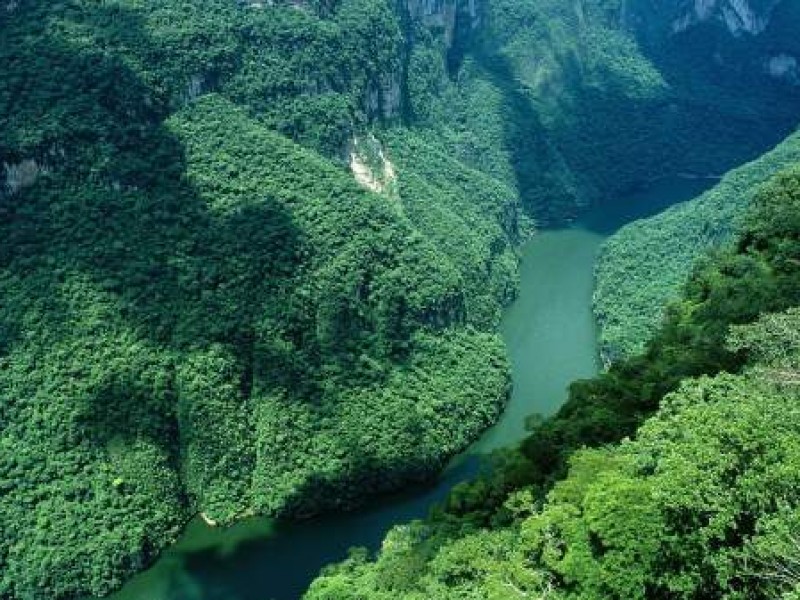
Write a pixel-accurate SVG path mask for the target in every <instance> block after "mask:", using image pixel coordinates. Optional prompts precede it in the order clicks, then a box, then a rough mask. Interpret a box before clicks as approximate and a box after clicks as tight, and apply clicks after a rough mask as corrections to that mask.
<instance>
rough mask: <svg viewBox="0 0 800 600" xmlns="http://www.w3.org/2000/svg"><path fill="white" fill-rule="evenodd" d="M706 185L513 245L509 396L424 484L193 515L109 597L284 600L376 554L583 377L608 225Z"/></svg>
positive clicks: (652, 194) (660, 192) (631, 201)
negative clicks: (394, 531)
mask: <svg viewBox="0 0 800 600" xmlns="http://www.w3.org/2000/svg"><path fill="white" fill-rule="evenodd" d="M706 185H708V182H705V181H703V180H686V179H667V180H662V181H660V182H658V183H657V184H655V185H654V186H653V187H651V188H649V189H646V190H640V191H637V192H634V193H632V194H631V196H630V197H629V198H620V199H619V200H617V201H609V202H607V203H605V204H604V205H603V206H601V207H598V208H596V209H593V210H591V211H590V212H589V213H588V214H586V215H584V217H583V218H582V220H581V221H580V222H579V223H577V224H576V225H575V226H574V227H570V228H566V229H560V230H552V231H544V232H541V233H540V234H538V235H537V236H536V237H535V238H534V239H533V240H532V241H530V242H529V243H527V244H526V245H525V246H524V247H523V248H522V249H521V259H522V260H521V278H522V285H521V293H520V296H519V298H518V299H517V300H516V301H515V302H514V304H512V305H511V306H510V307H509V308H508V310H507V311H506V314H505V317H504V320H503V324H502V331H503V336H504V339H505V341H506V344H507V346H508V349H509V353H510V356H511V361H512V367H513V377H514V393H513V396H512V399H511V402H510V404H509V406H508V407H507V409H506V412H505V413H504V415H503V417H502V418H501V420H500V421H499V422H498V423H497V424H496V425H495V426H494V427H493V428H492V429H490V430H489V431H488V432H486V433H485V434H484V436H483V437H482V438H481V440H479V441H478V442H476V443H475V444H474V445H473V446H472V448H471V449H470V451H468V452H467V453H466V454H464V455H462V456H459V457H457V458H456V459H455V460H454V461H453V462H452V463H451V465H450V466H449V468H448V469H447V470H446V471H445V472H444V473H443V474H442V476H441V477H440V479H439V480H438V481H437V482H436V483H435V484H434V485H432V486H427V487H420V488H416V489H410V490H406V491H405V492H404V493H402V494H399V495H394V496H389V497H384V498H382V499H379V500H378V501H376V502H374V503H372V504H371V505H369V506H367V507H365V508H364V509H362V510H359V511H356V512H353V513H349V514H340V515H328V516H325V517H323V518H319V519H315V520H311V521H306V522H301V523H294V524H284V523H278V522H275V521H273V520H270V519H263V518H257V519H249V520H246V521H242V522H239V523H238V524H236V525H235V526H233V527H231V528H229V529H216V528H214V529H212V528H209V527H207V526H206V525H204V524H203V523H202V521H201V520H200V519H199V518H198V519H195V520H194V521H192V523H190V525H189V527H188V528H187V529H186V531H185V532H184V535H183V537H182V538H181V539H180V540H179V541H178V542H177V543H176V544H175V545H174V546H173V547H171V548H170V549H168V550H167V551H166V552H165V553H164V554H163V556H162V557H161V558H160V560H159V561H158V562H157V563H156V564H155V565H154V566H153V567H152V568H151V569H149V570H148V571H145V572H144V573H142V574H140V575H138V576H137V577H135V578H134V579H132V580H131V581H130V582H129V583H128V584H127V585H126V587H124V588H123V589H122V590H121V591H120V592H119V593H117V594H115V595H114V596H112V598H113V600H144V599H145V598H146V599H148V600H217V599H220V600H221V599H223V598H224V599H226V600H265V599H267V598H273V599H275V600H294V599H296V598H298V597H299V596H300V595H301V594H302V592H303V591H304V590H305V588H306V587H307V585H308V584H309V583H310V581H311V580H312V579H313V578H314V576H315V575H316V574H317V572H318V570H319V569H320V568H321V567H322V566H324V565H326V564H328V563H331V562H334V561H337V560H341V559H342V558H344V557H345V556H346V553H347V550H348V548H350V547H353V546H366V547H368V548H370V549H372V550H374V549H377V548H378V547H379V544H380V542H381V540H382V539H383V537H384V534H385V533H386V531H387V530H388V529H389V528H390V527H391V526H392V525H395V524H398V523H402V522H406V521H409V520H411V519H414V518H420V517H423V516H425V514H426V513H427V511H428V510H429V508H430V506H431V505H432V504H434V503H436V502H438V501H441V500H442V499H443V498H444V497H445V495H446V494H447V493H448V491H449V490H450V489H451V488H452V486H453V485H455V484H456V483H458V482H460V481H463V480H465V479H467V478H469V477H471V476H473V475H474V474H475V473H476V470H477V468H478V466H479V463H480V456H481V455H483V454H485V453H486V452H489V451H491V450H492V449H495V448H498V447H501V446H505V445H511V444H513V443H515V442H516V441H518V440H520V439H521V438H522V437H523V436H524V435H525V429H524V419H525V417H526V416H527V415H530V414H532V413H541V414H551V413H552V412H554V411H555V410H557V408H558V407H559V405H560V404H561V402H563V400H564V399H565V395H566V387H567V385H568V384H569V382H570V381H572V380H574V379H576V378H581V377H588V376H591V375H593V374H594V373H595V372H596V370H597V368H598V362H597V347H596V336H595V328H594V322H593V319H592V316H591V295H592V283H593V271H594V263H595V257H596V253H597V250H598V248H599V246H600V244H601V242H602V241H603V240H604V239H605V238H606V237H607V236H608V235H610V234H611V233H612V232H613V231H615V230H616V229H617V228H618V227H620V226H621V225H622V224H624V223H625V222H627V221H630V220H632V219H636V218H640V217H644V216H647V215H650V214H653V213H655V212H658V211H659V210H661V209H663V208H665V207H666V206H668V205H669V204H672V203H674V202H679V201H682V200H686V199H688V198H690V197H693V196H694V195H696V194H697V193H699V192H700V191H701V190H702V189H703V187H704V186H706Z"/></svg>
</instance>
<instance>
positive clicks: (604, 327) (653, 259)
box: [594, 134, 800, 362]
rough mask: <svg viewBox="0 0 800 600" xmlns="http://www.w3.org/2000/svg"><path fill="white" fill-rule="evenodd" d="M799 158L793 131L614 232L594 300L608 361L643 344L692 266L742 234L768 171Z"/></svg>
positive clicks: (599, 266) (636, 350) (797, 139)
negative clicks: (711, 182)
mask: <svg viewBox="0 0 800 600" xmlns="http://www.w3.org/2000/svg"><path fill="white" fill-rule="evenodd" d="M799 162H800V134H792V135H791V136H790V137H788V138H787V139H786V140H784V141H783V142H781V143H780V144H779V145H778V146H777V147H776V148H775V149H774V150H772V151H770V152H768V153H766V154H764V155H763V156H760V157H759V158H758V159H756V160H755V161H753V162H751V163H748V164H746V165H743V166H741V167H739V168H737V169H734V170H733V171H731V172H729V173H727V174H726V175H725V177H724V178H722V180H721V181H720V182H719V184H717V185H716V186H714V187H713V188H712V189H710V190H709V191H708V192H706V193H705V194H703V195H702V196H700V197H698V198H696V199H694V200H690V201H688V202H685V203H683V204H680V205H677V206H674V207H672V208H670V209H668V210H666V211H664V212H663V213H660V214H658V215H656V216H654V217H651V218H649V219H643V220H641V221H635V222H634V223H631V224H630V225H627V226H625V227H624V228H623V229H622V230H620V231H619V232H617V233H616V234H615V235H614V236H612V237H611V239H610V240H609V241H608V242H607V243H606V244H605V246H604V248H603V250H602V252H601V255H600V258H599V259H598V263H597V283H596V289H595V299H594V310H595V314H596V316H597V320H598V323H599V325H600V345H601V353H602V354H603V357H604V359H605V360H606V361H607V362H612V361H614V360H618V359H619V358H622V357H630V356H633V355H635V354H638V353H639V352H641V351H642V350H643V349H644V347H645V345H646V343H647V341H648V340H649V339H650V337H652V336H653V335H654V333H655V331H657V330H658V327H659V324H660V322H661V319H662V315H663V308H664V306H665V305H666V304H667V303H668V302H670V301H672V300H674V299H676V298H677V297H678V296H679V295H680V290H681V288H682V287H683V285H684V283H685V282H686V280H687V279H688V277H689V274H690V273H691V270H692V266H693V265H694V263H695V262H696V261H697V260H699V259H701V258H702V257H703V256H704V255H705V254H706V253H707V252H709V251H710V250H713V249H715V248H720V247H723V246H724V245H726V244H727V243H728V242H729V241H730V240H731V239H732V238H734V237H735V236H736V234H737V232H738V230H739V227H740V226H741V224H740V222H741V220H742V218H743V216H744V215H745V214H746V213H747V207H748V206H749V204H750V202H752V199H753V197H754V196H755V195H756V194H757V193H758V191H759V189H760V188H761V186H762V185H763V184H764V182H765V181H766V180H767V179H769V177H770V175H773V174H775V173H777V172H779V171H781V170H782V169H785V168H786V167H789V166H791V165H795V164H797V163H799Z"/></svg>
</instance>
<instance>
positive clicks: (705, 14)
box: [672, 0, 781, 36]
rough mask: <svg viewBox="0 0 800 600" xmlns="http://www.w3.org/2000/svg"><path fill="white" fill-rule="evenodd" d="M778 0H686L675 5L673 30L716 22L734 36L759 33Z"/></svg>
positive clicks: (681, 30)
mask: <svg viewBox="0 0 800 600" xmlns="http://www.w3.org/2000/svg"><path fill="white" fill-rule="evenodd" d="M780 1H781V0H760V1H759V0H689V1H686V2H682V3H680V4H679V5H678V14H677V15H676V16H675V18H674V19H673V20H672V32H673V33H680V32H683V31H686V30H687V29H690V28H692V27H694V26H695V25H698V24H700V23H706V22H711V21H716V22H719V23H722V24H723V25H725V27H726V28H727V29H728V31H729V32H730V33H731V34H732V35H734V36H740V35H742V34H750V35H759V34H760V33H762V32H763V31H764V30H765V29H766V28H767V25H769V21H770V17H771V16H772V11H773V10H774V9H775V7H776V6H777V5H778V4H779V3H780Z"/></svg>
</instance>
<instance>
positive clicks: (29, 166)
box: [3, 158, 47, 194]
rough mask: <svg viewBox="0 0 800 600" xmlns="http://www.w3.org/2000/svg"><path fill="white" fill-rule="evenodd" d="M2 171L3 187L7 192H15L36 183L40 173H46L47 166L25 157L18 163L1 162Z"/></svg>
mask: <svg viewBox="0 0 800 600" xmlns="http://www.w3.org/2000/svg"><path fill="white" fill-rule="evenodd" d="M3 173H4V175H5V186H4V187H5V189H6V190H7V191H8V193H9V194H16V193H17V192H19V191H20V190H21V189H23V188H26V187H30V186H32V185H33V184H34V183H36V180H37V179H38V178H39V176H40V175H42V174H43V173H47V168H46V167H44V166H42V165H40V164H39V163H38V162H36V161H35V160H34V159H32V158H26V159H25V160H22V161H20V162H18V163H13V164H9V163H3Z"/></svg>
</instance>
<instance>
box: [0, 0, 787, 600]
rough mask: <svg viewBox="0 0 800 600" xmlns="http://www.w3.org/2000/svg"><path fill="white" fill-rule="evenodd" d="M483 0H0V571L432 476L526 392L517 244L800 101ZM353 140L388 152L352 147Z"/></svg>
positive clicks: (596, 10)
mask: <svg viewBox="0 0 800 600" xmlns="http://www.w3.org/2000/svg"><path fill="white" fill-rule="evenodd" d="M445 5H446V6H445ZM476 6H478V9H477V10H478V12H477V14H474V15H473V14H470V11H469V3H466V2H453V3H445V4H442V5H441V6H440V7H439V8H440V9H441V10H439V11H438V12H437V11H427V12H426V11H425V10H422V7H421V4H417V3H415V2H411V3H406V4H404V5H395V4H393V3H388V2H386V1H384V0H308V1H302V2H281V1H278V2H274V3H273V2H258V1H251V2H247V1H237V0H200V1H198V0H192V1H189V0H152V1H146V2H145V1H142V0H105V1H103V2H96V1H93V0H55V1H51V2H44V1H41V0H16V1H14V2H8V3H6V4H5V5H4V6H3V7H0V64H2V65H3V76H2V77H0V163H1V164H2V165H1V167H0V530H2V535H0V597H2V598H4V599H5V598H13V599H16V598H25V599H28V598H46V599H48V600H52V599H67V598H69V599H71V598H79V597H83V596H85V595H87V594H91V595H96V596H100V595H104V594H107V593H109V592H110V591H112V590H114V589H115V588H117V587H119V586H120V585H121V584H122V583H123V582H124V581H125V579H126V578H127V577H129V576H130V575H131V574H132V573H134V572H136V571H138V570H140V569H142V568H144V567H145V566H146V565H147V564H149V562H150V561H152V559H153V558H154V557H155V556H156V555H157V554H158V552H159V551H160V550H161V549H162V548H163V547H164V546H165V545H166V544H168V543H170V542H171V541H172V540H174V539H175V537H176V536H177V535H178V532H179V531H180V529H181V527H182V526H183V525H184V524H185V522H186V521H187V519H189V518H190V517H191V516H192V515H194V514H196V513H198V512H203V513H204V514H205V515H206V516H207V517H208V518H210V519H213V520H215V521H217V522H218V523H220V524H223V525H224V524H226V523H229V522H231V521H232V520H234V519H237V518H240V517H243V516H247V515H251V514H256V513H258V514H269V515H274V516H281V517H285V518H297V517H302V516H309V515H312V514H316V513H318V512H320V511H323V510H334V509H345V508H351V507H353V506H356V505H357V504H359V503H361V502H364V501H365V500H367V499H368V498H369V497H370V495H372V494H375V493H378V492H381V491H387V490H390V489H397V488H398V487H400V486H402V485H404V484H407V483H409V482H410V481H418V480H422V479H425V478H429V477H431V476H433V475H434V474H435V473H436V471H437V470H438V469H439V468H440V467H441V466H442V465H443V464H444V462H445V461H446V460H447V458H448V457H450V456H452V455H453V454H454V453H456V452H458V451H459V450H461V449H463V448H464V447H465V446H466V445H467V444H468V443H470V441H472V440H474V439H475V438H476V437H477V435H478V434H479V433H480V432H481V431H482V430H483V429H484V428H485V427H487V426H488V425H490V424H491V423H492V422H493V420H494V419H495V418H496V417H497V415H498V414H499V412H500V410H501V409H502V406H503V404H504V402H505V399H506V397H507V394H508V388H509V373H508V365H507V360H506V356H505V350H504V348H503V346H502V343H501V341H500V339H499V337H498V335H497V333H496V325H497V322H498V319H499V316H500V313H501V311H502V308H503V306H504V305H505V304H506V303H507V302H508V301H509V299H510V298H512V297H513V295H514V293H515V290H516V277H517V275H516V261H515V247H516V245H517V244H519V243H520V242H521V241H523V240H524V239H525V238H526V237H527V236H529V235H531V234H532V233H533V231H534V229H535V227H536V226H545V225H548V224H555V223H563V222H566V221H569V220H570V219H572V218H573V217H574V216H575V215H576V214H577V213H578V212H579V211H580V209H581V207H583V206H586V205H587V204H588V203H590V202H593V201H596V200H597V199H599V198H602V197H606V196H608V195H613V194H614V193H617V192H620V191H622V190H624V189H626V188H628V187H630V186H631V185H634V184H636V183H641V182H643V181H646V180H647V179H649V178H652V177H658V176H660V175H663V174H666V173H670V172H675V171H679V170H690V171H697V172H704V171H709V170H710V171H715V172H716V171H723V170H727V169H728V168H730V167H732V166H734V165H736V164H738V163H740V162H741V161H742V160H744V159H747V158H753V157H755V156H757V155H758V154H760V153H761V152H763V151H764V149H765V148H767V147H768V146H770V145H773V144H774V143H776V142H777V141H778V140H779V139H780V138H782V137H784V136H785V135H787V134H788V132H789V131H790V129H791V127H792V126H793V125H794V119H795V118H796V114H795V111H794V110H793V104H792V101H793V100H796V97H797V90H796V89H795V88H792V87H791V86H786V85H784V84H781V83H779V82H775V81H772V80H771V79H770V78H768V77H766V76H764V75H763V73H761V72H756V71H752V70H744V71H743V70H742V69H740V68H739V63H738V62H737V61H736V57H735V56H734V57H732V58H731V62H730V64H729V66H725V65H723V68H721V69H719V70H713V74H709V73H710V71H709V70H710V69H712V66H710V65H709V64H706V63H703V64H702V65H701V66H699V67H698V68H697V69H689V70H685V69H684V67H686V65H687V64H688V63H689V62H691V61H694V60H695V58H694V54H692V48H693V47H694V46H693V45H692V44H684V43H683V42H681V43H680V44H677V45H670V43H668V42H666V41H663V40H661V41H659V39H658V37H657V36H655V37H652V38H650V37H648V38H647V39H642V40H637V39H636V38H635V37H634V36H633V35H632V34H631V33H630V32H629V31H628V30H627V29H626V28H625V27H623V26H621V25H620V18H619V17H620V11H621V7H620V6H619V5H617V4H615V3H613V2H611V3H609V2H605V1H600V0H587V1H586V2H584V3H582V4H581V6H582V7H583V9H582V10H581V11H580V12H578V13H576V12H575V11H574V7H572V5H571V4H570V3H564V2H563V1H561V0H546V1H543V2H536V3H532V2H519V1H518V0H515V1H511V0H494V1H492V2H487V3H477V4H476ZM447 15H452V17H453V18H452V20H448V19H449V18H450V17H448V16H447ZM782 22H786V21H785V20H784V21H782ZM784 38H785V39H784ZM704 39H705V38H703V40H704ZM773 39H774V40H777V41H780V43H781V44H784V45H788V44H792V43H794V42H793V41H792V40H793V39H794V38H792V37H791V36H790V35H787V34H786V32H785V31H784V32H783V33H781V32H780V31H777V32H775V33H774V35H773ZM703 40H700V39H698V40H694V42H695V43H697V44H701V43H703V44H704V43H706V42H705V41H703ZM776 43H777V42H776ZM745 46H747V44H744V45H742V46H741V48H740V47H739V46H738V45H737V48H739V49H740V51H741V52H745V51H747V50H748V49H750V47H749V46H747V47H745ZM787 47H788V46H787ZM743 72H744V73H747V75H746V76H742V73H743ZM685 73H691V75H686V74H685ZM720 97H724V98H726V101H725V102H719V98H720ZM764 108H768V109H769V110H760V109H764ZM368 139H372V140H375V143H374V144H367V143H362V144H358V140H362V141H363V140H368ZM712 142H713V143H712ZM362 153H363V154H364V155H363V156H360V159H362V160H363V161H364V162H365V163H367V164H368V165H370V166H371V168H378V167H379V166H380V165H381V161H382V159H381V155H383V156H385V157H388V159H389V160H390V161H391V163H392V164H393V165H394V167H395V171H396V173H395V175H396V176H395V178H394V179H393V180H392V181H390V182H388V183H391V185H388V186H387V187H386V188H385V189H383V190H379V191H372V190H369V189H365V187H364V186H362V185H359V184H358V183H357V182H355V181H354V179H353V174H352V173H351V172H350V170H349V169H348V163H350V162H351V160H352V159H353V155H360V154H362ZM780 298H781V297H780V296H779V295H776V296H775V302H774V304H775V305H776V306H774V307H772V306H770V307H769V310H779V309H780V307H781V301H780ZM762 308H764V310H767V307H762ZM687 318H688V317H687ZM743 318H744V317H743ZM681 331H682V330H681ZM676 335H677V334H676ZM681 335H683V333H681ZM720 335H721V334H720ZM703 339H704V338H702V336H699V337H698V340H697V341H698V343H701V342H702V340H703ZM714 339H715V340H716V339H721V338H714ZM698 352H700V351H699V350H698ZM700 353H701V354H702V352H700ZM692 356H694V355H692ZM703 356H704V355H703ZM659 360H660V359H659ZM694 360H695V359H694V358H687V365H686V366H682V367H680V368H679V369H677V371H676V372H675V374H674V376H673V377H672V378H671V379H667V380H665V381H664V382H663V385H664V386H665V387H670V386H672V384H673V383H675V382H677V380H678V379H680V378H682V377H683V376H684V375H686V374H690V375H693V374H696V373H695V371H696V370H697V368H696V367H695V366H693V365H694V362H693V361H694ZM703 360H706V359H703ZM709 360H711V362H712V364H713V365H716V364H717V362H719V361H722V362H724V361H727V360H729V357H728V355H727V354H724V355H723V356H721V357H717V358H714V359H713V360H712V359H709ZM714 361H717V362H714ZM625 364H628V363H622V364H621V366H620V367H618V369H620V371H619V372H620V373H621V372H622V371H624V369H625V366H624V365H625ZM659 364H662V363H661V362H659ZM663 364H666V363H663ZM726 364H727V363H726ZM659 368H662V367H659ZM663 368H667V367H663ZM715 368H716V367H715ZM706 370H707V371H708V372H711V371H713V370H714V369H712V368H711V367H709V368H708V369H706ZM686 371H688V373H687V372H686ZM703 372H706V371H703ZM616 373H617V371H612V373H611V374H610V375H609V379H608V380H607V381H608V385H609V386H612V387H614V386H623V387H625V385H626V384H625V383H624V380H623V379H614V377H616V375H615V374H616ZM643 373H644V375H643V379H642V380H641V383H640V384H639V383H637V384H635V385H641V386H644V388H643V389H648V390H649V389H650V387H647V386H651V384H652V382H653V381H657V382H659V385H661V382H662V379H661V378H660V375H659V374H660V371H659V372H658V373H657V372H656V371H648V370H647V369H645V370H644V371H643ZM647 373H650V375H647ZM620 377H621V376H620ZM647 377H650V378H651V379H647ZM667 384H669V385H667ZM599 385H606V384H605V383H603V384H599ZM660 389H661V388H659V389H658V391H653V392H652V393H651V395H650V396H648V400H647V403H646V406H644V407H642V408H640V409H637V410H636V411H634V413H635V414H634V415H633V416H631V415H632V414H633V413H628V412H625V413H624V414H625V415H626V416H625V418H623V419H621V420H619V422H617V421H616V420H615V421H614V422H615V427H616V428H617V429H619V431H616V430H615V431H613V432H611V433H608V432H606V431H604V430H603V429H602V428H601V427H597V428H594V429H593V427H594V426H593V425H592V423H594V421H593V419H594V416H591V417H587V419H588V420H587V422H586V424H585V426H584V425H579V424H580V423H581V420H580V419H577V418H576V419H575V420H574V421H569V423H570V424H567V420H566V418H565V420H564V425H563V427H565V428H566V430H565V432H564V433H563V434H562V433H558V431H555V430H554V431H555V432H554V433H553V434H552V435H553V436H555V437H558V436H561V437H563V438H564V440H566V441H564V442H563V444H562V443H561V442H558V443H556V444H555V446H554V447H556V448H557V450H556V451H555V454H554V455H553V458H552V461H551V462H552V464H549V463H548V464H545V465H542V466H541V467H537V469H538V470H533V471H530V473H534V474H536V473H539V475H535V478H537V480H539V479H541V480H544V479H547V478H550V477H551V476H552V475H553V474H555V473H556V472H557V471H558V470H559V469H560V468H562V467H561V465H563V464H565V461H566V457H567V455H568V454H569V449H570V448H572V447H573V446H574V445H575V444H578V443H580V444H582V443H584V440H589V441H592V440H594V438H592V437H591V435H589V434H590V433H591V432H596V436H595V437H596V438H598V440H600V441H608V440H610V439H616V437H618V435H620V434H621V433H622V432H632V431H633V430H634V429H635V426H636V425H637V424H638V423H639V417H640V416H641V415H644V414H645V413H648V412H650V411H652V410H655V404H656V403H657V400H656V398H657V397H659V394H660V393H661V391H660ZM607 395H608V397H611V396H612V394H611V392H610V391H609V392H608V394H607ZM597 397H598V398H599V396H597ZM615 397H616V396H615ZM622 397H624V398H628V397H627V396H621V398H622ZM637 398H638V396H637ZM637 401H638V400H637ZM576 402H577V401H576ZM627 402H629V400H620V401H619V402H618V404H622V405H625V403H627ZM569 406H570V405H568V408H567V409H565V410H574V411H577V412H580V410H579V409H578V408H569ZM609 407H610V408H608V411H609V413H608V414H616V413H614V411H616V410H617V408H616V407H615V406H614V404H613V402H612V403H611V404H610V405H609ZM622 408H625V407H624V406H623V407H622ZM601 413H602V411H601ZM565 414H567V413H565ZM620 414H622V413H620ZM609 418H611V417H609ZM614 419H616V417H614ZM548 427H556V426H552V425H548ZM556 429H557V427H556ZM583 429H586V431H583ZM567 430H568V431H567ZM559 439H561V438H560V437H559ZM586 443H588V442H586ZM531 444H533V445H535V443H534V442H531ZM531 444H529V446H530V445H531ZM559 444H561V445H560V446H559ZM562 446H563V447H562ZM533 452H534V450H533V449H531V450H530V451H529V452H528V454H529V455H532V453H533ZM514 456H517V455H514ZM519 456H522V455H519ZM548 456H549V455H547V454H542V455H541V457H540V459H539V460H542V461H545V460H549V458H548ZM515 460H516V459H515ZM525 460H526V461H528V462H530V459H525ZM526 464H528V463H527V462H526ZM499 472H500V471H498V473H499ZM476 485H477V484H476ZM475 489H477V488H475Z"/></svg>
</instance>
